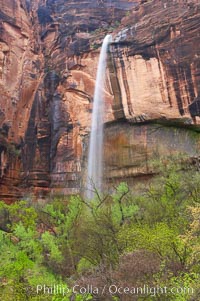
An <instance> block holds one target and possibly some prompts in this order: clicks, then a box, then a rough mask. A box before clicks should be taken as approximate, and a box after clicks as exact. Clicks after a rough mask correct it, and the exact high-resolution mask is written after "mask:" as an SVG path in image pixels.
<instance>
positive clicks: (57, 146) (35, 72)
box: [0, 0, 200, 201]
mask: <svg viewBox="0 0 200 301" xmlns="http://www.w3.org/2000/svg"><path fill="white" fill-rule="evenodd" d="M141 2H142V3H139V1H130V0H129V1H128V0H87V1H81V2H80V1H75V0H65V1H64V0H56V1H54V0H47V1H43V0H37V1H31V0H29V1H28V0H26V1H25V0H16V1H12V0H9V1H5V0H0V90H1V98H0V169H1V174H0V196H1V198H3V199H5V200H7V201H11V200H13V199H18V198H20V197H23V196H24V195H29V194H34V195H37V196H44V195H45V194H46V193H49V192H50V191H53V192H55V193H65V194H69V193H76V192H79V191H80V190H81V186H84V175H85V172H86V170H85V168H86V160H87V158H86V157H87V148H88V134H89V131H90V121H91V112H92V103H93V94H94V86H95V77H96V71H97V64H98V58H99V50H100V46H101V43H102V40H103V38H104V36H105V35H106V34H107V33H112V35H113V40H114V42H113V43H112V45H111V47H110V55H109V61H108V70H107V75H106V86H105V93H106V118H105V122H106V123H108V124H109V126H108V127H107V128H106V144H105V161H106V166H107V178H108V179H109V181H111V179H112V178H114V179H120V180H121V179H122V178H129V179H130V178H131V177H135V176H137V175H138V176H139V175H140V174H142V175H144V176H145V174H146V175H148V174H149V173H150V172H152V171H149V170H148V168H147V166H149V164H150V163H148V162H147V161H148V160H150V161H151V160H152V158H153V153H154V152H155V150H158V154H157V155H158V156H163V155H164V154H166V155H167V154H169V152H170V149H171V145H172V144H173V143H174V144H173V145H175V148H176V149H177V150H178V152H180V153H182V152H184V153H187V154H189V155H190V156H191V157H192V156H195V157H198V151H199V140H198V139H199V138H198V135H197V137H195V140H194V139H193V140H192V139H189V138H188V139H186V136H187V135H189V134H187V133H190V129H189V130H188V132H187V130H183V129H178V130H177V133H178V134H176V135H175V134H174V131H175V129H174V128H173V127H170V128H169V129H167V128H166V129H163V130H162V131H161V130H160V131H157V130H156V131H155V132H156V133H158V136H155V135H154V136H151V135H150V134H149V132H151V130H152V128H154V126H153V125H152V122H155V121H156V122H158V121H159V122H161V123H162V122H165V125H166V123H167V125H170V126H171V125H174V126H175V125H176V124H177V123H178V125H179V126H180V125H181V126H184V127H185V128H190V127H194V130H198V124H199V116H200V102H199V98H200V96H199V92H200V91H199V90H200V84H199V83H200V78H199V76H200V71H199V67H200V52H199V45H200V35H199V27H198V24H199V21H200V5H199V3H198V1H195V0H194V1H187V3H186V1H172V0H171V1H164V0H163V1H141ZM141 124H142V125H141ZM192 129H193V128H192ZM192 129H191V130H192ZM168 131H169V132H170V133H171V134H168ZM138 133H140V134H138ZM166 133H167V134H166ZM138 135H139V136H138ZM169 135H171V136H170V138H169ZM138 137H139V138H138ZM141 137H143V138H141ZM159 137H160V138H159ZM161 137H163V139H164V137H166V139H164V140H163V141H162V139H161ZM113 139H114V140H113ZM166 141H168V142H166ZM145 143H146V144H145ZM166 143H167V144H166ZM113 145H114V146H116V149H113ZM145 145H146V146H145ZM161 149H162V150H161ZM113 153H114V154H115V156H114V157H113V156H112V154H113ZM120 154H121V155H120ZM137 154H138V155H137ZM139 154H140V155H139ZM142 156H143V157H142ZM144 158H146V159H144ZM145 160H146V161H145ZM116 162H118V163H117V164H115V163H116ZM142 162H143V163H144V162H145V163H144V164H143V163H142Z"/></svg>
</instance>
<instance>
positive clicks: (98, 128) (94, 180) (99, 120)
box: [86, 35, 112, 199]
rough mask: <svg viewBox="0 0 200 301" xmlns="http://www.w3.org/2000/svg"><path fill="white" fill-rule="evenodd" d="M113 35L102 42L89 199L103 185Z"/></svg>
mask: <svg viewBox="0 0 200 301" xmlns="http://www.w3.org/2000/svg"><path fill="white" fill-rule="evenodd" d="M111 41H112V36H111V35H107V36H106V37H105V38H104V40H103V44H102V48H101V53H100V58H99V64H98V70H97V76H96V85H95V92H94V104H93V112H92V126H91V132H90V142H89V154H88V176H87V193H86V196H87V198H88V199H91V198H92V197H93V196H94V192H93V191H94V188H95V189H97V190H98V191H99V192H100V191H101V185H102V170H103V117H104V84H105V73H106V61H107V48H108V45H109V43H110V42H111Z"/></svg>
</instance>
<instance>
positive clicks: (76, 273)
mask: <svg viewBox="0 0 200 301" xmlns="http://www.w3.org/2000/svg"><path fill="white" fill-rule="evenodd" d="M168 163H169V162H168ZM158 170H159V176H158V177H157V178H155V179H154V181H152V182H151V183H150V184H149V186H148V187H144V188H143V189H142V190H141V191H140V192H136V191H135V192H131V191H130V190H129V187H128V186H127V184H126V183H121V184H120V185H119V186H118V187H115V189H114V192H113V193H112V194H110V195H105V196H103V197H101V196H100V195H98V194H97V195H96V197H95V198H94V200H91V201H88V200H85V199H82V198H81V197H80V196H72V197H71V198H70V199H69V200H68V199H60V198H56V199H54V200H53V201H51V202H49V203H48V204H46V205H43V206H42V205H37V206H35V205H34V206H32V205H31V204H29V203H27V202H26V201H21V202H16V203H14V204H12V205H6V204H4V203H3V202H0V216H1V222H0V229H1V230H0V260H1V266H0V280H1V285H0V298H1V299H2V300H5V301H11V300H32V301H34V300H54V301H60V300H64V301H69V300H70V298H71V296H72V291H71V290H70V291H69V293H68V294H67V295H66V296H62V295H61V294H57V295H54V296H45V295H44V294H43V293H42V292H41V293H40V294H39V295H37V294H36V286H37V285H38V284H46V285H47V286H51V285H52V284H53V283H56V284H65V285H66V283H69V286H72V285H73V283H74V281H80V279H81V281H82V283H83V284H84V283H85V284H88V283H90V281H91V279H92V281H93V282H95V281H96V286H97V287H99V286H100V287H102V286H104V284H107V283H116V284H119V285H126V286H133V285H138V286H140V285H144V281H146V282H147V283H145V284H149V285H151V286H167V287H168V288H173V287H177V288H178V287H186V288H187V287H191V288H194V290H195V293H194V294H193V296H191V295H190V293H189V292H186V293H185V292H181V293H180V292H177V293H176V294H173V295H169V296H164V295H162V296H157V297H155V300H162V301H165V300H166V301H192V300H198V299H197V298H198V293H199V291H200V285H199V273H200V269H199V263H200V257H199V253H200V252H199V251H200V249H199V245H200V239H199V233H200V227H199V217H200V207H199V199H200V185H199V183H200V177H199V173H198V172H197V171H195V170H192V169H189V170H187V171H184V168H183V167H182V165H180V164H168V166H167V167H166V166H165V167H162V168H159V169H158ZM84 281H85V282H84ZM105 281H106V283H105ZM131 281H133V282H134V283H131ZM93 282H92V283H93ZM94 285H95V284H94ZM5 296H6V297H5ZM193 297H194V299H192V298H193ZM38 298H40V299H38ZM73 298H74V300H76V301H83V300H92V299H93V297H92V296H91V295H90V294H86V295H81V294H78V295H74V296H73ZM127 298H128V297H127ZM159 298H160V299H159ZM195 298H196V299H195ZM112 300H118V296H117V295H116V296H112ZM127 300H131V299H127ZM138 300H150V301H151V300H152V297H151V296H145V298H143V297H142V296H141V297H138Z"/></svg>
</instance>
